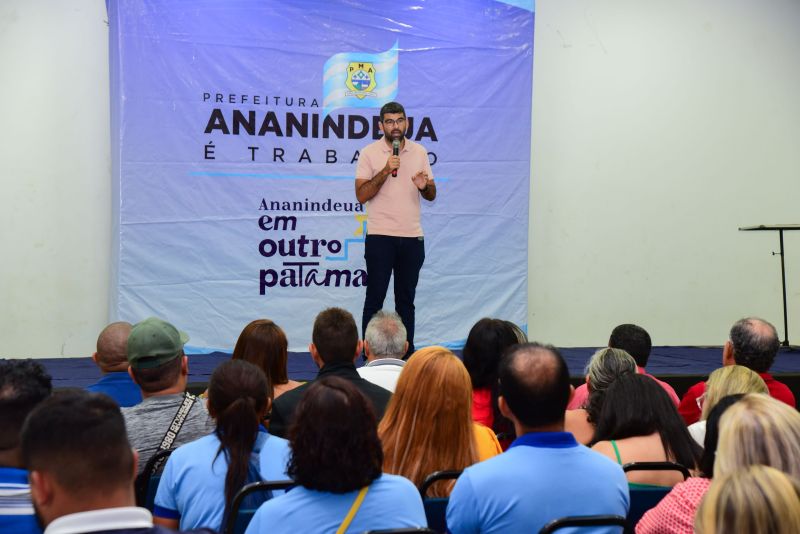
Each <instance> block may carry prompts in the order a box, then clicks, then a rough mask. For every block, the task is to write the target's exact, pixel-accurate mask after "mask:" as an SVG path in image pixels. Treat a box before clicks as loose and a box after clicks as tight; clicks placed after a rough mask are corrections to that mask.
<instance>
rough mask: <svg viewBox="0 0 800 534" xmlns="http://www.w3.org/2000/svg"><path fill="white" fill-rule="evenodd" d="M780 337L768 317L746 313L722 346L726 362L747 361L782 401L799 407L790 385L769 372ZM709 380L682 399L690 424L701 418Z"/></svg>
mask: <svg viewBox="0 0 800 534" xmlns="http://www.w3.org/2000/svg"><path fill="white" fill-rule="evenodd" d="M779 348H780V341H779V340H778V332H777V331H776V330H775V327H774V326H772V325H771V324H770V323H769V322H767V321H765V320H764V319H759V318H757V317H746V318H744V319H741V320H739V321H736V323H735V324H734V325H733V327H732V328H731V333H730V339H729V340H728V341H726V342H725V346H724V347H723V348H722V365H743V366H745V367H747V368H749V369H752V370H753V371H755V372H756V373H758V374H759V376H761V378H763V379H764V382H766V384H767V388H768V389H769V394H770V395H771V396H772V397H773V398H775V399H778V400H779V401H782V402H785V403H786V404H788V405H789V406H791V407H793V408H794V407H795V399H794V394H793V393H792V391H791V390H790V389H789V387H788V386H787V385H786V384H784V383H782V382H778V381H777V380H775V379H774V378H772V375H771V374H769V373H768V372H767V371H769V368H770V367H772V362H773V361H775V356H776V355H777V354H778V349H779ZM705 391H706V383H705V382H698V383H697V384H695V385H693V386H692V387H690V388H689V390H688V391H687V392H686V394H685V395H684V396H683V399H681V403H680V406H678V411H679V412H680V414H681V417H683V420H684V421H686V424H687V425H691V424H692V423H696V422H697V421H699V420H700V412H701V411H702V409H701V406H702V404H701V402H702V398H703V397H704V395H705Z"/></svg>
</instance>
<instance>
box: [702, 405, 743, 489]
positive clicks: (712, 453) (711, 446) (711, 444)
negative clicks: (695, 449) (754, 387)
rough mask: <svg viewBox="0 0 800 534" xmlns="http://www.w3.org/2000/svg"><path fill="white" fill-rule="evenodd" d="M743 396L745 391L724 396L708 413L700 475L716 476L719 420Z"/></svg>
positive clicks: (706, 476)
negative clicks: (715, 465) (715, 463)
mask: <svg viewBox="0 0 800 534" xmlns="http://www.w3.org/2000/svg"><path fill="white" fill-rule="evenodd" d="M742 397H744V394H743V393H737V394H735V395H728V396H727V397H722V398H721V399H720V400H718V401H717V403H716V404H715V405H714V408H712V409H711V411H710V412H709V414H708V419H706V434H705V438H704V440H703V454H702V455H701V456H700V462H699V463H698V464H697V468H698V470H699V471H700V475H701V476H703V477H705V478H714V460H715V459H716V457H717V446H718V445H719V420H720V419H721V418H722V414H724V413H725V410H727V409H728V408H730V407H731V406H733V405H734V404H736V403H737V402H739V401H740V400H741V399H742Z"/></svg>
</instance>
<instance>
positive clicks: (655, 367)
mask: <svg viewBox="0 0 800 534" xmlns="http://www.w3.org/2000/svg"><path fill="white" fill-rule="evenodd" d="M595 350H596V348H594V347H579V348H563V349H561V353H562V354H563V355H564V358H565V359H566V361H567V365H568V366H569V370H570V375H571V376H572V377H573V378H575V379H576V381H577V380H579V379H580V378H581V377H582V375H583V368H584V366H585V365H586V362H587V361H588V359H589V357H590V356H591V355H592V353H593V352H594V351H595ZM456 352H457V353H458V351H456ZM228 358H230V353H225V352H212V353H210V354H194V355H191V354H190V355H189V383H190V384H192V385H193V386H194V388H193V389H196V388H198V387H204V384H205V383H207V382H208V379H209V377H210V376H211V373H212V372H213V371H214V369H215V368H216V367H217V365H219V364H220V363H221V362H223V361H225V360H226V359H228ZM39 361H40V362H41V363H42V364H44V365H45V366H46V367H47V370H48V371H49V372H50V375H51V376H52V377H53V385H54V386H55V387H57V388H64V387H85V386H87V385H89V384H91V383H93V382H94V381H96V380H97V379H98V378H100V372H99V371H98V369H97V367H96V366H95V365H94V363H93V362H92V360H91V359H90V358H44V359H41V360H39ZM721 364H722V348H721V347H653V351H652V353H651V354H650V361H649V363H648V365H647V371H648V372H649V373H651V374H653V375H656V376H658V377H659V378H662V379H664V380H666V381H668V382H670V383H671V384H672V385H673V387H675V389H676V391H677V392H678V394H682V393H683V391H685V390H686V388H688V387H689V386H690V385H691V384H692V383H694V382H696V381H698V380H702V379H703V378H704V377H705V376H707V375H708V373H710V372H711V371H713V370H714V369H716V368H717V367H719V366H720V365H721ZM771 372H772V374H774V375H777V376H784V375H788V376H787V377H786V378H787V379H788V380H787V379H784V381H786V383H787V384H788V385H789V387H791V388H792V389H793V391H794V392H795V395H797V396H798V398H800V395H798V393H800V391H798V390H797V389H800V352H789V351H783V350H782V351H781V352H780V353H779V354H778V357H777V358H776V360H775V364H774V365H773V367H772V370H771ZM316 373H317V368H316V366H315V365H314V362H313V361H312V360H311V355H310V354H309V353H307V352H293V353H290V354H289V376H290V377H291V378H293V379H295V380H310V379H312V378H314V376H315V375H316ZM792 375H794V376H792Z"/></svg>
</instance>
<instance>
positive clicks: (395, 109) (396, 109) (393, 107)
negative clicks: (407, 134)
mask: <svg viewBox="0 0 800 534" xmlns="http://www.w3.org/2000/svg"><path fill="white" fill-rule="evenodd" d="M387 113H402V114H403V117H405V116H406V110H405V108H404V107H403V106H402V105H401V104H400V103H399V102H387V103H386V104H384V105H383V107H381V122H383V116H384V115H386V114H387Z"/></svg>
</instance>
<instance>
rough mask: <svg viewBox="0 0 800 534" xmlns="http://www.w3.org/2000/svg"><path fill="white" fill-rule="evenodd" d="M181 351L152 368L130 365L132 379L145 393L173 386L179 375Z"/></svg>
mask: <svg viewBox="0 0 800 534" xmlns="http://www.w3.org/2000/svg"><path fill="white" fill-rule="evenodd" d="M183 356H184V355H183V353H181V355H180V356H178V357H177V358H175V359H174V360H170V361H168V362H167V363H163V364H161V365H159V366H158V367H153V368H152V369H137V368H136V367H131V372H132V373H133V379H134V380H135V381H136V383H137V384H138V385H139V387H140V388H142V391H144V392H146V393H155V392H157V391H161V390H162V389H167V388H168V387H171V386H174V385H175V384H176V383H177V382H178V379H179V378H180V376H181V366H182V365H183Z"/></svg>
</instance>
